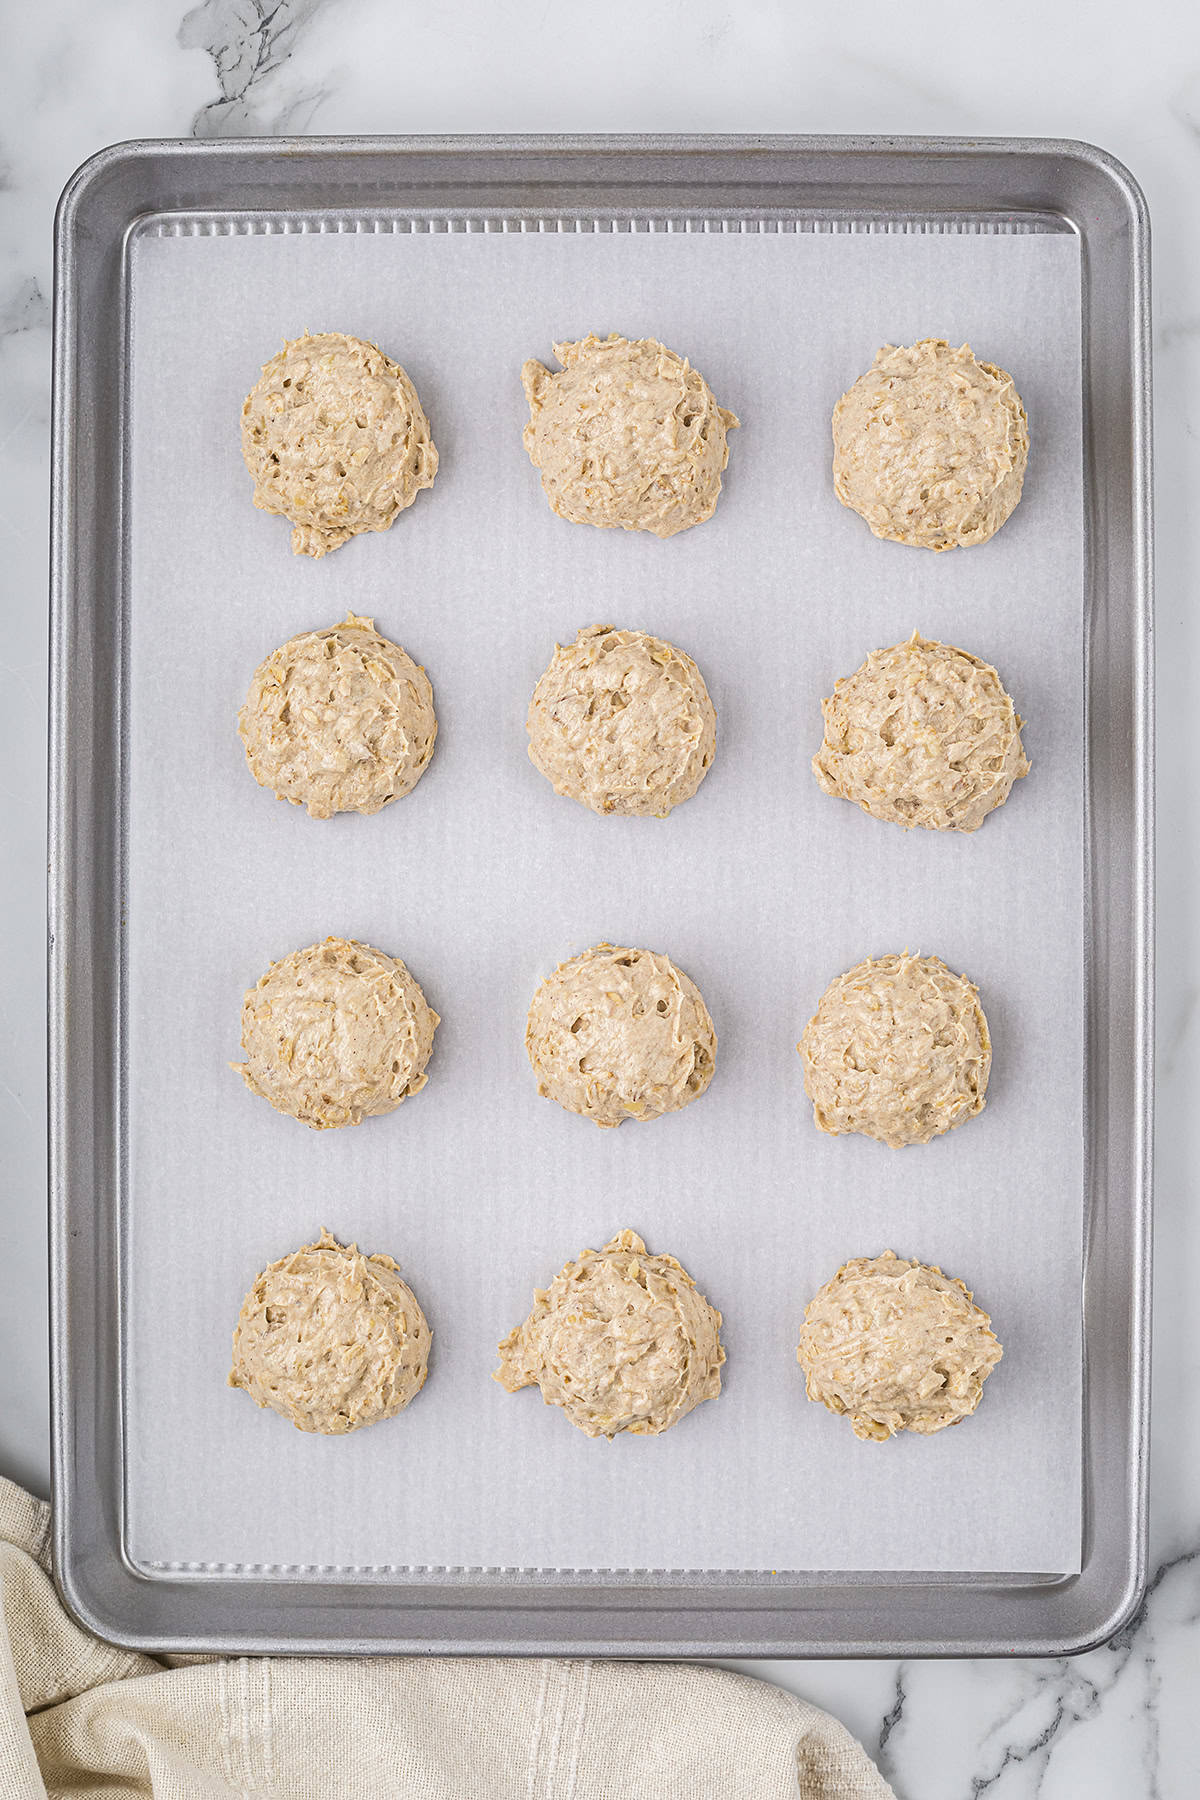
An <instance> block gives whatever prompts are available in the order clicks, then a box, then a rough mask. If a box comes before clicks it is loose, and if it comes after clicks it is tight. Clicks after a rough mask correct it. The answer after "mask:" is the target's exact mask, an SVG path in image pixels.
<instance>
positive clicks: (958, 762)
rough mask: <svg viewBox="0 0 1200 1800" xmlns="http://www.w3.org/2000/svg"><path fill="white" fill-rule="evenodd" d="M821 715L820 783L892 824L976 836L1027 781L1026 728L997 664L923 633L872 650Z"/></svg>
mask: <svg viewBox="0 0 1200 1800" xmlns="http://www.w3.org/2000/svg"><path fill="white" fill-rule="evenodd" d="M821 711H822V713H823V714H824V717H825V741H824V743H823V744H822V745H821V748H820V750H818V752H817V754H816V755H815V756H814V757H813V765H812V766H813V773H814V775H815V776H816V778H817V781H818V782H819V783H820V785H821V787H822V788H823V789H824V790H825V792H826V793H827V794H832V795H833V796H834V797H835V798H837V799H841V800H853V801H854V802H855V804H856V805H857V806H861V808H862V810H863V811H864V812H866V813H870V814H871V816H872V818H875V819H884V820H886V821H888V822H889V823H890V824H894V825H905V826H911V825H920V826H922V827H923V828H924V829H925V830H926V831H978V829H979V827H980V826H981V825H982V824H983V821H984V820H985V819H986V817H987V815H988V814H989V813H990V812H991V811H992V810H993V809H994V808H995V807H997V806H1003V805H1004V802H1005V801H1006V800H1007V799H1008V796H1009V792H1010V790H1011V788H1012V785H1013V782H1014V781H1019V780H1020V778H1021V776H1023V775H1028V773H1029V763H1028V761H1027V760H1026V757H1025V752H1024V750H1023V749H1022V747H1021V726H1022V724H1023V723H1024V721H1023V720H1022V719H1020V718H1019V717H1018V715H1017V711H1016V708H1015V707H1014V706H1013V703H1012V701H1011V700H1010V699H1009V696H1008V694H1007V693H1006V692H1005V690H1004V684H1003V683H1002V681H1001V680H1000V677H999V675H998V674H997V673H996V671H995V669H993V668H992V666H991V664H990V663H985V662H984V661H983V660H982V658H981V657H978V656H970V655H968V653H967V652H966V651H965V650H956V649H955V648H954V647H953V645H951V644H938V643H934V642H932V641H931V640H930V639H929V638H923V637H920V636H919V635H918V634H917V633H916V632H915V631H914V633H913V635H912V637H911V638H910V639H909V640H908V642H907V643H906V644H892V645H891V646H890V648H888V649H886V650H872V652H871V654H870V655H869V656H868V658H867V660H866V662H865V663H863V665H862V667H861V668H860V669H856V670H855V672H854V674H853V675H847V676H844V677H843V678H842V679H841V680H839V681H838V682H836V683H835V685H834V690H833V694H832V696H831V697H830V698H829V699H828V700H822V702H821Z"/></svg>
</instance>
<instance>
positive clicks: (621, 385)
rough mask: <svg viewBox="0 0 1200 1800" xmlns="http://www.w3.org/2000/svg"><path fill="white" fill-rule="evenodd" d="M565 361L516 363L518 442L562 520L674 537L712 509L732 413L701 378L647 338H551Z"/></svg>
mask: <svg viewBox="0 0 1200 1800" xmlns="http://www.w3.org/2000/svg"><path fill="white" fill-rule="evenodd" d="M554 354H555V356H556V357H557V358H558V360H559V362H560V363H561V364H562V365H563V366H562V369H561V371H560V372H558V373H554V374H552V373H551V371H550V370H549V369H547V368H546V367H545V365H544V364H543V363H540V362H532V361H531V362H527V363H526V364H525V366H524V368H523V369H522V370H521V380H522V382H523V383H524V387H525V397H526V399H527V400H528V402H529V415H530V416H529V423H528V425H526V427H525V433H524V442H525V448H526V450H527V451H528V452H529V457H530V461H531V462H532V463H533V464H534V466H535V467H536V468H537V469H539V470H540V471H541V477H542V487H543V489H544V491H545V494H546V498H547V500H549V502H550V505H551V507H552V509H553V510H554V511H555V512H556V513H557V514H558V516H559V517H560V518H561V519H570V520H572V521H573V522H574V523H575V524H577V525H599V526H602V527H610V526H620V527H621V529H622V530H624V531H650V532H653V533H654V535H655V536H656V537H660V538H668V537H673V536H674V535H675V533H676V532H677V531H686V530H687V529H688V528H689V526H692V525H700V524H702V523H703V522H704V520H705V519H709V518H711V517H712V515H713V512H714V511H715V510H716V505H717V500H718V498H719V496H720V492H721V475H722V472H723V470H724V468H725V465H726V463H727V462H728V461H729V446H728V443H727V433H728V432H729V431H731V430H732V429H733V427H734V426H735V425H737V423H738V421H737V419H736V418H735V417H734V415H733V413H731V412H727V411H726V410H725V408H724V407H722V406H718V405H717V402H716V399H715V398H714V396H713V393H712V390H711V388H710V387H709V385H708V383H707V382H706V381H705V380H704V377H703V376H702V375H700V374H699V373H698V372H697V370H695V369H693V368H692V367H691V365H690V363H688V362H687V360H686V359H685V358H684V357H682V356H677V355H676V354H675V352H674V351H673V350H668V349H666V348H665V347H664V346H663V345H662V344H660V343H658V342H657V341H656V340H655V339H654V338H635V339H632V340H631V339H629V338H623V337H618V336H616V335H615V334H614V335H613V336H611V337H607V338H599V337H595V336H589V337H586V338H581V339H580V340H579V341H578V342H577V343H573V344H555V346H554Z"/></svg>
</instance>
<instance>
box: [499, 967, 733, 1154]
mask: <svg viewBox="0 0 1200 1800" xmlns="http://www.w3.org/2000/svg"><path fill="white" fill-rule="evenodd" d="M525 1048H526V1050H527V1051H528V1053H529V1061H530V1063H531V1064H532V1066H533V1072H534V1074H535V1075H536V1076H537V1086H538V1093H539V1094H542V1095H544V1096H545V1097H546V1098H548V1099H550V1100H557V1101H558V1104H559V1105H560V1106H564V1107H566V1109H567V1111H568V1112H573V1113H579V1114H580V1115H581V1116H582V1117H583V1118H585V1119H594V1120H595V1122H596V1124H597V1125H604V1126H610V1125H620V1124H621V1123H622V1121H623V1120H625V1119H658V1118H661V1117H662V1115H663V1113H669V1112H678V1111H679V1110H680V1108H681V1107H684V1106H689V1105H690V1104H691V1102H692V1101H693V1100H695V1099H697V1098H698V1097H699V1096H700V1095H701V1094H702V1093H703V1092H704V1090H705V1088H706V1087H707V1086H708V1084H709V1082H710V1081H711V1080H712V1078H713V1071H714V1069H715V1068H716V1061H717V1034H716V1032H715V1031H714V1030H713V1022H712V1020H711V1019H710V1018H709V1016H708V1008H707V1007H706V1006H705V1004H704V1001H703V999H702V998H701V996H700V990H699V988H698V987H697V986H696V984H695V982H694V981H691V980H690V979H689V978H688V976H686V975H685V974H684V972H683V970H682V969H677V968H676V967H675V965H674V963H673V962H672V961H671V960H670V958H669V957H667V956H662V955H659V954H658V953H656V952H655V951H653V950H623V949H621V948H619V947H618V946H617V945H615V944H597V945H595V946H594V948H593V949H591V950H585V951H584V952H583V954H582V956H573V957H572V958H571V960H570V961H569V962H565V963H560V964H559V966H558V968H557V969H555V971H554V973H553V975H547V977H546V979H545V981H543V983H542V985H541V987H540V988H539V989H538V991H537V993H536V994H535V995H534V996H533V1004H532V1006H531V1007H530V1008H529V1021H528V1024H527V1025H526V1028H525Z"/></svg>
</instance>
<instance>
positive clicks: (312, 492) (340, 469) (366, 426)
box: [242, 331, 438, 556]
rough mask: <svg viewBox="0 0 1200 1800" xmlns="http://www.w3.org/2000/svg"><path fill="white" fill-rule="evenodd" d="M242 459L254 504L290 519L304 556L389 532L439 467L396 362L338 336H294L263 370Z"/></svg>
mask: <svg viewBox="0 0 1200 1800" xmlns="http://www.w3.org/2000/svg"><path fill="white" fill-rule="evenodd" d="M242 455H243V456H244V457H245V459H246V467H247V468H248V469H249V471H250V473H251V475H252V476H253V478H254V504H255V506H257V507H259V508H261V510H262V511H263V512H269V513H282V514H283V515H284V517H285V518H287V519H290V520H291V522H292V528H293V529H292V549H293V550H294V551H295V552H296V554H297V555H298V556H299V555H304V556H324V554H325V552H326V551H327V550H336V549H337V548H338V546H339V545H340V544H344V543H345V542H346V540H347V538H352V537H354V536H355V535H356V533H358V532H360V531H386V530H387V529H388V527H389V525H390V524H391V523H392V521H393V519H394V518H395V517H396V514H397V513H399V512H403V511H404V508H405V507H406V506H411V505H412V503H413V501H414V500H415V499H416V497H417V495H418V494H419V493H420V491H421V489H422V488H427V487H432V486H433V478H434V476H435V475H436V474H437V466H438V457H437V451H436V450H435V449H434V447H433V439H432V438H431V437H430V435H429V420H428V419H427V418H426V417H425V414H424V412H423V411H422V410H421V402H420V401H419V400H418V399H417V390H416V388H415V387H414V386H413V384H412V382H411V381H410V380H409V378H408V376H407V375H406V374H405V372H404V370H403V369H402V368H401V367H400V365H399V363H394V362H393V361H392V359H391V357H390V356H385V355H384V353H383V351H382V350H380V349H379V348H378V347H377V346H376V345H375V344H366V343H364V342H363V340H362V339H361V338H353V337H345V336H344V335H343V334H342V333H341V332H340V331H326V332H322V333H321V334H320V335H319V336H317V337H301V338H295V339H293V340H292V342H291V343H285V344H284V346H283V349H282V350H281V351H280V352H279V354H278V356H273V357H272V358H271V360H270V362H269V363H266V364H264V366H263V372H262V374H261V376H260V377H259V379H258V381H257V382H256V383H255V385H254V386H253V388H251V390H250V392H249V394H248V395H247V396H246V402H245V405H244V406H243V407H242Z"/></svg>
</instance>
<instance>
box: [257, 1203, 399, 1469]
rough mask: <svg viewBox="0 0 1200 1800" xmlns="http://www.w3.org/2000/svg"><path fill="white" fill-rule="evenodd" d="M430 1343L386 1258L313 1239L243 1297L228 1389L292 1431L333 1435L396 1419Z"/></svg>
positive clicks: (276, 1264)
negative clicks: (287, 1422)
mask: <svg viewBox="0 0 1200 1800" xmlns="http://www.w3.org/2000/svg"><path fill="white" fill-rule="evenodd" d="M431 1341H432V1334H431V1333H430V1330H429V1326H428V1324H427V1323H426V1319H425V1314H424V1313H423V1312H422V1311H421V1308H420V1306H419V1305H418V1303H417V1299H416V1296H415V1294H414V1293H413V1291H412V1289H411V1288H410V1287H409V1286H408V1284H407V1283H406V1282H404V1281H402V1280H401V1278H400V1275H399V1274H398V1272H397V1269H396V1264H395V1263H394V1262H393V1261H392V1259H391V1257H390V1256H363V1255H361V1254H360V1252H359V1250H358V1247H357V1245H355V1244H339V1243H338V1241H337V1239H336V1238H335V1237H331V1236H330V1234H329V1232H327V1231H322V1233H321V1235H320V1237H319V1238H318V1239H317V1241H316V1243H315V1244H305V1245H304V1247H303V1249H301V1250H296V1251H294V1252H293V1253H292V1255H291V1256H285V1257H283V1258H282V1259H281V1260H280V1261H279V1262H274V1263H271V1264H270V1266H269V1267H268V1268H266V1269H264V1270H263V1272H262V1274H261V1275H260V1276H259V1277H258V1279H257V1280H256V1281H255V1283H254V1286H253V1287H252V1288H251V1289H250V1292H249V1293H248V1294H247V1295H246V1299H245V1303H244V1304H243V1306H242V1311H241V1316H240V1317H239V1319H238V1322H237V1329H236V1330H235V1331H234V1334H233V1368H232V1370H231V1371H230V1375H229V1386H230V1387H235V1388H244V1389H245V1391H246V1392H247V1393H248V1394H249V1396H250V1398H251V1399H252V1400H253V1401H254V1402H255V1404H256V1405H258V1406H269V1407H270V1408H271V1410H272V1411H273V1412H277V1413H278V1414H279V1415H280V1417H281V1418H284V1419H290V1420H291V1422H292V1424H293V1425H294V1426H295V1427H296V1428H297V1430H298V1431H319V1432H323V1433H324V1434H326V1435H327V1436H341V1435H342V1434H343V1433H344V1432H347V1431H357V1430H358V1428H359V1426H360V1425H373V1424H375V1423H376V1422H377V1421H378V1420H380V1419H390V1418H392V1417H394V1415H395V1414H396V1413H398V1412H403V1410H404V1408H405V1407H406V1406H407V1405H408V1403H409V1401H410V1400H412V1399H413V1398H414V1397H415V1396H416V1395H417V1394H419V1393H420V1391H421V1389H422V1388H423V1387H424V1385H425V1376H426V1373H427V1371H428V1367H429V1346H430V1343H431Z"/></svg>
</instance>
